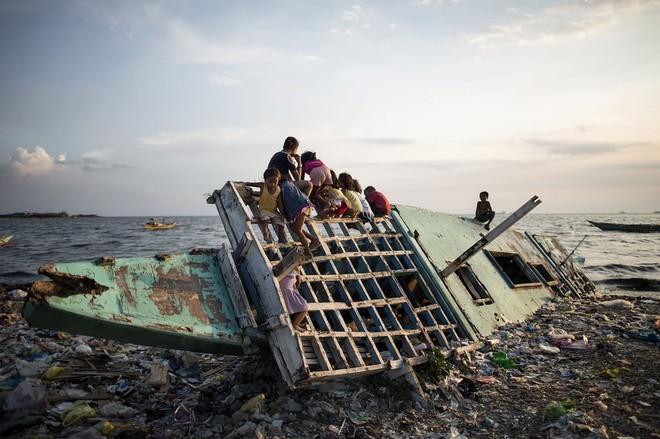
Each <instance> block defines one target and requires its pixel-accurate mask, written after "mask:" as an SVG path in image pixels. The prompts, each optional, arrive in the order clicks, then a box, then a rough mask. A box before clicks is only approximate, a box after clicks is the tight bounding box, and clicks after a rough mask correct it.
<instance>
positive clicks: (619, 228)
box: [587, 220, 660, 233]
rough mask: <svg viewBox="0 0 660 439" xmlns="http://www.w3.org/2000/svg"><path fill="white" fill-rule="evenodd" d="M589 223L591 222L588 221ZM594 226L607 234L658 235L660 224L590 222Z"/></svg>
mask: <svg viewBox="0 0 660 439" xmlns="http://www.w3.org/2000/svg"><path fill="white" fill-rule="evenodd" d="M587 221H589V220H587ZM589 223H591V225H592V226H596V227H598V228H599V229H600V230H603V231H605V232H629V233H658V232H660V224H621V223H600V222H596V221H589Z"/></svg>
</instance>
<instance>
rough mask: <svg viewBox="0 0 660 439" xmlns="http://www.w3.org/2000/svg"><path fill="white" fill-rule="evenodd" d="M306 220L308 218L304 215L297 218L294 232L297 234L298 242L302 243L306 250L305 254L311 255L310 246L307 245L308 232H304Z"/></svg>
mask: <svg viewBox="0 0 660 439" xmlns="http://www.w3.org/2000/svg"><path fill="white" fill-rule="evenodd" d="M306 219H307V217H306V216H305V215H304V214H300V215H298V218H296V221H295V222H294V223H293V231H294V232H296V235H297V236H298V241H300V243H301V244H302V246H303V248H304V249H305V253H307V254H310V253H311V252H310V251H309V244H308V243H307V237H306V236H305V234H306V232H304V231H303V225H304V224H305V220H306ZM307 235H308V233H307Z"/></svg>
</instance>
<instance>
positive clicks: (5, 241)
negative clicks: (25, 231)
mask: <svg viewBox="0 0 660 439" xmlns="http://www.w3.org/2000/svg"><path fill="white" fill-rule="evenodd" d="M13 237H14V235H9V236H3V237H2V238H0V247H4V246H6V245H9V241H10V240H11V238H13Z"/></svg>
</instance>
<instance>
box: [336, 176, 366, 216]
mask: <svg viewBox="0 0 660 439" xmlns="http://www.w3.org/2000/svg"><path fill="white" fill-rule="evenodd" d="M337 182H338V184H339V188H340V189H341V191H342V193H343V194H344V196H345V197H346V199H347V200H348V203H347V204H348V209H347V210H346V213H345V215H346V216H349V217H355V216H357V215H358V214H359V213H360V212H362V210H363V209H362V203H360V199H359V198H358V196H357V195H356V193H355V182H354V181H353V177H351V175H350V174H347V173H346V172H342V173H341V174H339V177H337Z"/></svg>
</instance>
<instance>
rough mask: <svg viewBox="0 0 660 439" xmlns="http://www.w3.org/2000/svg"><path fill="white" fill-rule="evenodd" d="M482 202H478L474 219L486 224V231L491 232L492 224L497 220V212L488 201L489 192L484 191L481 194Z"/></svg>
mask: <svg viewBox="0 0 660 439" xmlns="http://www.w3.org/2000/svg"><path fill="white" fill-rule="evenodd" d="M479 199H480V201H477V209H476V211H475V212H474V219H475V220H477V221H479V222H480V223H486V224H484V227H485V228H486V230H490V223H491V221H493V218H495V212H493V208H492V207H491V206H490V202H489V201H488V192H486V191H483V192H481V193H480V194H479Z"/></svg>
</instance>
